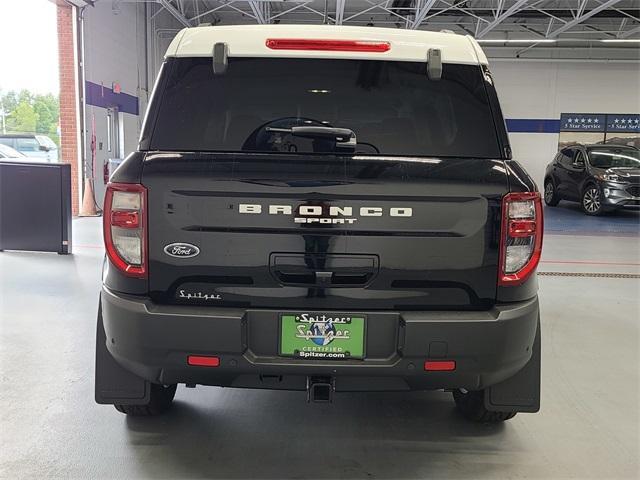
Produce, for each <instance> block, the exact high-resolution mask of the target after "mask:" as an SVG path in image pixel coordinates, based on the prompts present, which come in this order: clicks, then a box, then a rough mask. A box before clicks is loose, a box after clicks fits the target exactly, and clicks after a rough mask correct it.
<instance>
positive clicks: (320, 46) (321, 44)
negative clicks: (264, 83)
mask: <svg viewBox="0 0 640 480" xmlns="http://www.w3.org/2000/svg"><path fill="white" fill-rule="evenodd" d="M266 45H267V48H270V49H271V50H324V51H330V52H374V53H384V52H388V51H389V50H390V49H391V44H390V43H389V42H376V41H370V40H312V39H306V38H269V39H267V42H266Z"/></svg>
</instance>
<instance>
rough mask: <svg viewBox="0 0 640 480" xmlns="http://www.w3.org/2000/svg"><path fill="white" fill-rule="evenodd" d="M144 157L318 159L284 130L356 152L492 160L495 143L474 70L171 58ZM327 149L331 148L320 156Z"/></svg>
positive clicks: (311, 145) (313, 145)
mask: <svg viewBox="0 0 640 480" xmlns="http://www.w3.org/2000/svg"><path fill="white" fill-rule="evenodd" d="M169 63H170V65H167V66H166V67H168V68H165V69H164V71H165V72H166V74H167V75H168V78H167V82H166V87H165V90H164V92H163V93H162V95H161V96H160V100H159V101H160V105H159V108H158V115H157V118H156V121H155V126H154V129H153V133H152V137H151V142H150V148H151V149H152V150H190V151H231V152H236V151H256V152H286V153H311V152H314V153H319V152H327V151H328V150H327V148H326V140H319V139H314V138H302V137H299V136H294V135H291V134H289V133H287V132H286V131H283V130H286V129H288V128H291V127H293V126H305V125H308V126H326V127H337V128H348V129H350V130H352V131H353V132H354V133H355V135H356V138H357V142H358V144H357V146H356V152H357V153H367V154H371V155H376V154H381V155H409V156H456V157H480V158H497V157H499V156H500V148H499V143H498V137H497V134H496V129H495V126H494V122H493V117H492V114H491V109H490V107H489V103H488V97H487V92H486V89H485V86H484V79H483V75H482V72H481V70H480V67H479V66H472V65H454V64H444V65H443V74H442V79H441V80H439V81H432V80H429V79H428V77H427V75H426V65H425V64H424V63H415V62H388V61H374V60H335V59H283V58H231V59H229V68H228V70H227V72H226V74H224V75H214V74H213V71H212V65H211V64H212V60H211V58H172V59H170V60H169ZM329 151H331V149H329Z"/></svg>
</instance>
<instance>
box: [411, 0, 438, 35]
mask: <svg viewBox="0 0 640 480" xmlns="http://www.w3.org/2000/svg"><path fill="white" fill-rule="evenodd" d="M436 1H437V0H424V1H421V2H420V5H419V7H418V9H417V10H416V17H415V18H414V19H413V22H411V23H410V24H409V28H411V29H413V30H415V29H416V28H418V27H419V26H420V24H421V23H422V21H423V20H424V18H425V17H426V16H427V13H429V10H431V7H433V5H434V4H435V3H436Z"/></svg>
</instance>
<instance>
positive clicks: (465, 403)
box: [453, 390, 517, 423]
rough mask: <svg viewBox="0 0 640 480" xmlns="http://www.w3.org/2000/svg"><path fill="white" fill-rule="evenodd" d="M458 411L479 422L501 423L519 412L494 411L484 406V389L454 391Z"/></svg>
mask: <svg viewBox="0 0 640 480" xmlns="http://www.w3.org/2000/svg"><path fill="white" fill-rule="evenodd" d="M453 399H454V401H455V402H456V407H457V408H458V411H459V412H460V413H461V414H462V415H463V416H464V417H465V418H467V419H469V420H472V421H474V422H479V423H500V422H504V421H505V420H509V419H511V418H513V417H515V416H516V413H517V412H492V411H490V410H487V409H486V408H485V406H484V390H478V391H471V392H467V393H462V392H461V391H460V390H454V391H453Z"/></svg>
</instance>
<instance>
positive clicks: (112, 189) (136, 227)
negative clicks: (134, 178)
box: [103, 183, 147, 278]
mask: <svg viewBox="0 0 640 480" xmlns="http://www.w3.org/2000/svg"><path fill="white" fill-rule="evenodd" d="M103 222H104V244H105V247H106V250H107V256H108V257H109V260H111V263H112V264H113V265H114V266H115V267H116V268H117V269H118V270H120V271H121V272H122V273H124V274H125V275H127V276H130V277H136V278H146V276H147V234H146V226H147V189H146V188H145V187H144V186H142V185H139V184H133V183H132V184H128V183H110V184H108V185H107V192H106V194H105V198H104V212H103Z"/></svg>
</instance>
